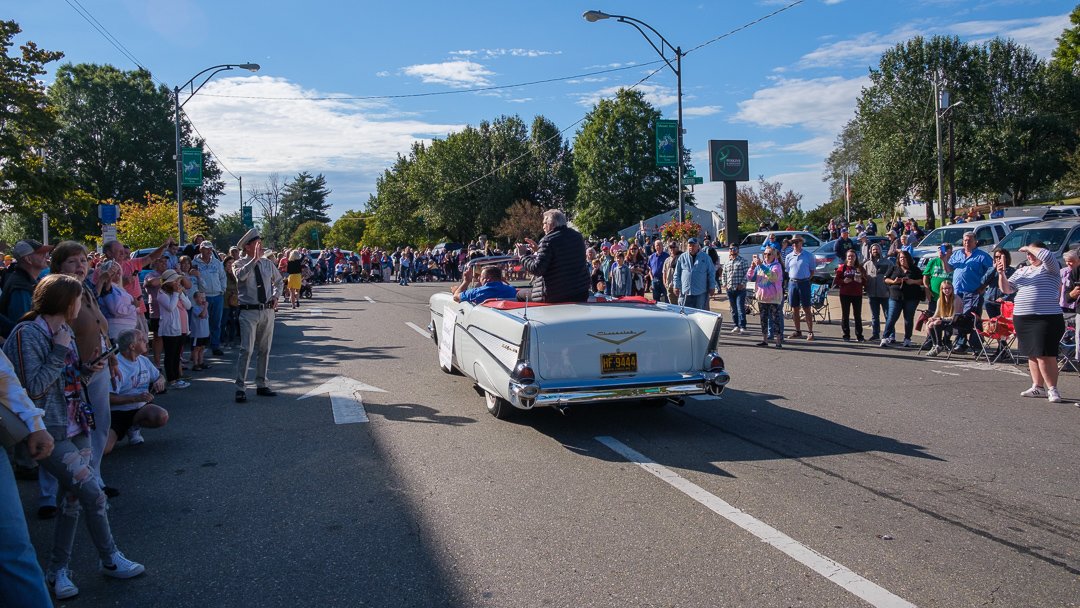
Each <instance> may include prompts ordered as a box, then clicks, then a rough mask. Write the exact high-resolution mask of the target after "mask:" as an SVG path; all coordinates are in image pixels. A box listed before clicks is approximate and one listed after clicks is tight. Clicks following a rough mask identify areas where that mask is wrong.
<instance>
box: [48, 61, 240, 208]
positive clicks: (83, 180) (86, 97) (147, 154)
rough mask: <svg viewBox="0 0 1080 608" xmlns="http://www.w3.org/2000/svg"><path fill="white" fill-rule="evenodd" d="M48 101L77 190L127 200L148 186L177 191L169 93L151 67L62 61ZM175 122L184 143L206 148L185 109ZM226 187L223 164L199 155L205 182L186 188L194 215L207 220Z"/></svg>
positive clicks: (55, 144) (57, 143)
mask: <svg viewBox="0 0 1080 608" xmlns="http://www.w3.org/2000/svg"><path fill="white" fill-rule="evenodd" d="M49 101H50V103H51V104H52V105H53V106H54V107H55V108H56V111H57V113H58V119H59V122H60V130H59V132H58V133H57V135H56V137H55V138H54V139H53V141H52V148H51V154H52V155H53V156H54V157H55V158H56V160H57V162H58V164H59V165H60V166H61V167H63V168H65V170H66V171H67V172H68V176H69V178H70V179H71V180H72V182H73V183H74V186H75V187H76V188H80V189H82V190H85V191H86V192H89V193H90V194H91V195H93V196H95V197H97V198H98V199H115V200H131V201H138V200H142V199H140V197H142V196H143V194H144V193H146V192H153V193H156V194H164V193H165V192H167V191H173V192H175V190H176V161H175V159H174V154H175V145H176V135H175V126H174V124H173V96H172V93H171V92H170V91H169V89H168V87H166V86H165V85H155V83H154V80H153V77H152V76H151V75H150V73H149V72H147V71H145V70H142V69H138V70H133V71H130V72H128V71H123V70H120V69H117V68H115V67H113V66H111V65H96V64H87V63H83V64H76V65H72V64H65V65H62V66H60V68H59V69H58V70H57V72H56V79H55V81H54V82H53V84H52V86H51V87H49ZM180 126H181V145H182V146H185V147H196V148H201V147H203V141H202V140H201V139H199V138H197V137H194V136H193V130H192V128H191V124H190V123H189V122H188V120H187V119H186V118H184V117H183V115H181V125H180ZM224 187H225V184H224V182H222V180H221V169H220V167H219V166H218V165H217V163H216V162H215V161H214V159H213V157H212V156H211V155H210V154H208V153H204V154H203V186H202V187H201V188H185V189H184V200H185V201H190V202H191V209H192V215H194V216H198V217H201V218H203V219H204V220H206V219H208V218H210V217H211V215H212V214H213V212H214V209H215V208H216V207H217V201H218V198H219V197H220V196H221V192H222V191H223V190H224ZM72 219H73V220H76V221H77V218H72ZM91 221H92V222H96V220H94V219H93V218H91Z"/></svg>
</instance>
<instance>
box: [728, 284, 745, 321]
mask: <svg viewBox="0 0 1080 608" xmlns="http://www.w3.org/2000/svg"><path fill="white" fill-rule="evenodd" d="M727 299H728V304H730V305H731V324H732V325H734V326H735V327H741V328H743V329H746V290H745V289H729V290H728V292H727Z"/></svg>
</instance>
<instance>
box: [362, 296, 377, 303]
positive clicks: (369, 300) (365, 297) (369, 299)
mask: <svg viewBox="0 0 1080 608" xmlns="http://www.w3.org/2000/svg"><path fill="white" fill-rule="evenodd" d="M364 299H365V300H367V301H368V302H371V303H372V304H374V303H375V300H372V299H371V296H364Z"/></svg>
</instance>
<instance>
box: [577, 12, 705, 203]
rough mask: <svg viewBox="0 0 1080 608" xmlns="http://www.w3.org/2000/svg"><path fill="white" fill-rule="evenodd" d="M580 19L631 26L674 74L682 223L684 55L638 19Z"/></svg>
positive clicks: (599, 14)
mask: <svg viewBox="0 0 1080 608" xmlns="http://www.w3.org/2000/svg"><path fill="white" fill-rule="evenodd" d="M582 17H584V18H585V20H586V21H588V22H589V23H596V22H597V21H600V20H601V19H614V20H616V21H618V22H619V23H628V24H630V25H632V26H633V27H634V29H636V30H637V31H638V32H640V33H641V35H642V36H644V37H645V40H646V41H648V43H649V46H651V47H652V48H653V50H654V51H656V52H657V53H658V54H659V55H660V58H661V59H663V60H664V63H666V64H667V66H668V67H669V68H671V71H672V72H675V82H676V87H677V88H678V99H679V117H678V124H679V136H678V137H677V138H676V139H677V141H676V151H675V154H676V156H675V158H676V161H675V162H676V164H677V165H678V167H677V169H676V172H677V173H678V179H679V221H680V222H682V221H684V219H685V217H684V216H685V212H684V206H683V166H682V138H683V127H682V58H683V55H684V54H685V53H683V52H682V48H681V47H677V46H672V44H671V43H670V42H668V40H667V38H664V36H663V35H661V34H660V32H658V31H656V29H654V28H653V27H652V26H651V25H649V24H648V23H645V22H644V21H642V20H640V19H635V18H633V17H627V16H626V15H609V14H607V13H605V12H603V11H585V13H584V14H583V15H582ZM642 27H645V28H646V29H648V30H649V31H650V32H652V33H653V34H656V37H657V38H659V39H660V44H659V45H657V44H656V43H655V42H654V41H653V39H652V38H650V37H649V35H648V34H646V33H645V30H643V29H641V28H642ZM665 49H670V50H671V52H672V53H674V54H675V64H674V65H672V63H671V60H670V59H668V57H667V55H666V54H665V53H664V51H665Z"/></svg>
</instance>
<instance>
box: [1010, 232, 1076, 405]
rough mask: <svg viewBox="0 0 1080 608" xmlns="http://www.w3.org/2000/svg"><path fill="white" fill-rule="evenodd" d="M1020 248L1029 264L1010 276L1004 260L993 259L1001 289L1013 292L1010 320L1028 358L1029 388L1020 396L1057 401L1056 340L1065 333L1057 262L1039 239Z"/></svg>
mask: <svg viewBox="0 0 1080 608" xmlns="http://www.w3.org/2000/svg"><path fill="white" fill-rule="evenodd" d="M1020 251H1021V252H1023V253H1025V254H1027V262H1028V265H1027V266H1024V267H1021V268H1017V269H1016V272H1014V273H1013V274H1012V276H1011V277H1007V276H1006V274H1005V271H1006V264H1005V260H1004V259H1003V258H996V259H995V260H994V267H995V268H996V269H997V272H998V287H999V288H1000V289H1001V292H1002V293H1005V294H1010V293H1014V292H1015V293H1016V299H1015V300H1014V308H1013V323H1014V325H1015V326H1016V337H1017V340H1018V342H1019V344H1020V352H1021V353H1022V354H1023V355H1024V356H1026V357H1027V358H1028V372H1030V373H1031V388H1029V389H1027V390H1026V391H1024V392H1022V393H1020V395H1021V396H1023V397H1046V398H1047V399H1049V401H1050V402H1051V403H1060V402H1061V395H1060V394H1059V393H1058V389H1057V379H1058V366H1057V356H1058V343H1059V342H1060V340H1061V336H1062V334H1064V333H1065V318H1064V317H1063V316H1062V315H1061V307H1060V306H1059V305H1058V296H1059V295H1060V293H1061V279H1060V276H1059V274H1058V273H1059V272H1060V265H1059V264H1058V261H1057V258H1055V257H1054V254H1053V253H1052V252H1051V251H1050V250H1048V249H1046V246H1045V245H1043V244H1042V243H1041V242H1034V243H1031V244H1030V245H1027V246H1026V247H1021V248H1020Z"/></svg>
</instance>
